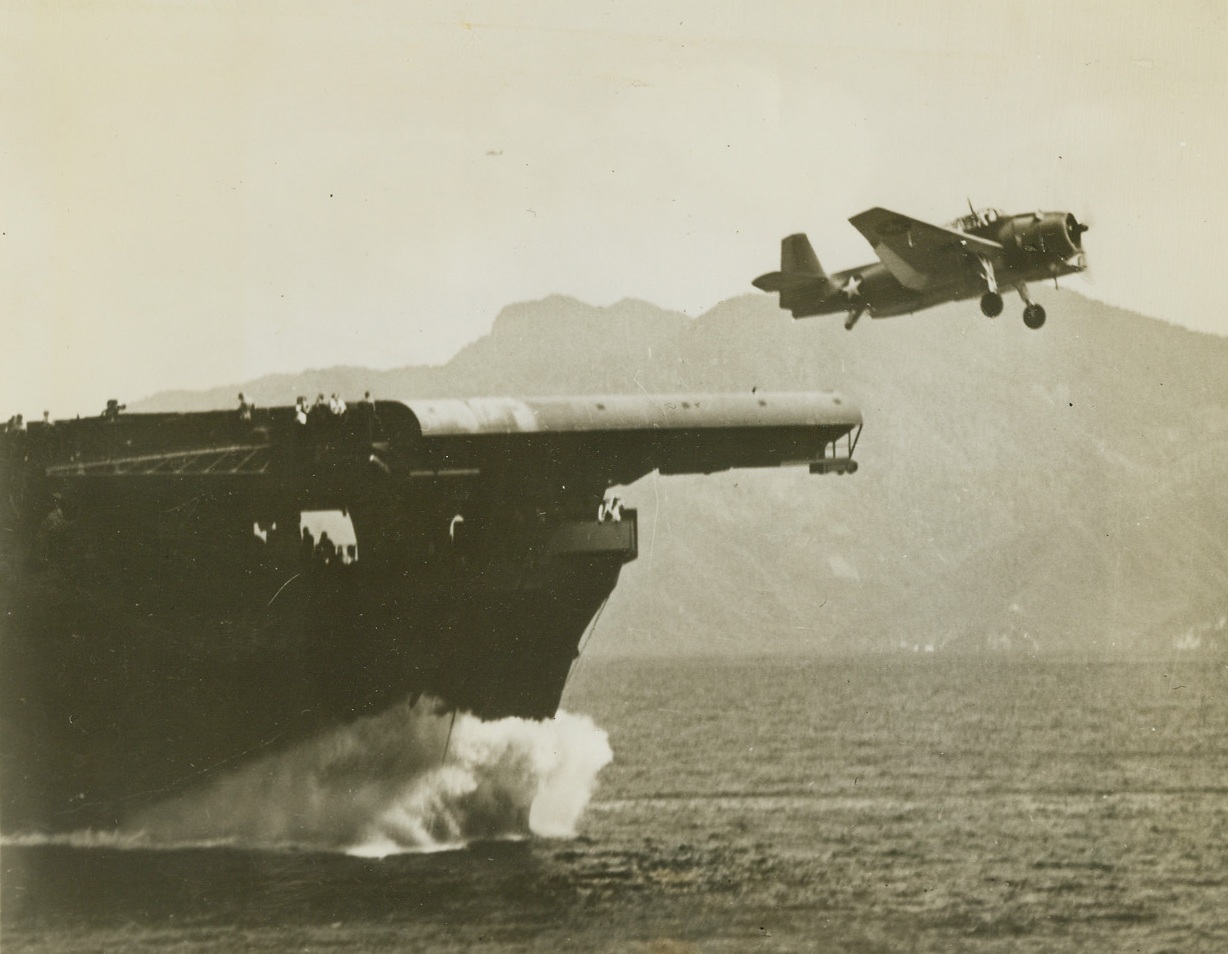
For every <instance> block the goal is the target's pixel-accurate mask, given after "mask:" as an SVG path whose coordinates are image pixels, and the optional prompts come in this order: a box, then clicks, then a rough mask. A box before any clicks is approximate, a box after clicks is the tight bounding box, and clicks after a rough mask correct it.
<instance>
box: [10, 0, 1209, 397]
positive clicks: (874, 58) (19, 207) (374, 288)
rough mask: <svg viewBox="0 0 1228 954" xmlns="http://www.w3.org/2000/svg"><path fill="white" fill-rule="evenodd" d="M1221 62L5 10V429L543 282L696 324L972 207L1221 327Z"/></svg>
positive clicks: (1199, 26)
mask: <svg viewBox="0 0 1228 954" xmlns="http://www.w3.org/2000/svg"><path fill="white" fill-rule="evenodd" d="M1226 55H1228V3H1225V2H1224V0H1210V2H1168V3H1165V4H1159V3H1151V2H1146V3H1144V2H1138V0H1136V2H1132V3H1122V2H1116V3H1107V2H1079V3H1075V2H1070V0H1064V2H1060V3H1051V2H1044V0H1027V2H1005V3H985V2H975V0H973V2H966V3H965V2H959V3H956V2H932V0H927V2H926V3H908V2H902V0H900V2H891V3H866V2H860V3H857V4H855V5H854V4H847V5H843V4H841V5H838V4H835V3H815V2H813V0H798V2H788V3H775V4H772V3H763V2H737V0H724V2H721V0H709V2H702V3H701V2H690V3H659V2H638V3H637V2H602V3H597V2H583V3H581V2H574V0H573V2H557V3H555V2H518V3H515V4H500V3H486V2H479V3H471V2H466V3H442V2H440V3H434V2H422V3H414V2H389V3H342V2H313V0H293V2H285V3H260V4H249V3H239V2H220V0H218V2H191V0H178V2H164V0H157V2H153V0H150V2H122V0H94V2H86V0H80V2H37V3H22V2H18V0H6V2H5V3H4V4H0V232H2V233H3V234H2V235H0V323H2V331H3V335H2V338H0V417H7V416H8V414H10V413H13V412H15V411H22V412H24V413H26V414H27V416H31V415H36V414H38V413H40V412H41V410H42V409H43V408H44V407H49V408H50V409H51V410H52V412H53V413H54V414H56V415H65V416H67V415H70V414H73V413H77V412H81V413H96V412H97V411H98V410H100V409H101V407H102V405H103V404H104V403H105V399H106V398H107V397H110V396H116V397H120V398H122V399H135V398H138V397H142V396H144V395H147V394H149V393H151V392H153V391H156V390H161V389H164V388H168V387H204V386H209V385H214V384H221V383H225V382H228V381H239V380H242V379H245V378H248V377H251V376H254V375H257V374H261V373H265V372H268V371H275V370H298V369H302V368H305V367H321V366H327V365H332V364H339V363H348V364H368V365H372V366H378V367H389V366H397V365H404V364H416V363H437V362H442V361H445V360H447V359H448V358H449V357H450V356H451V355H452V354H453V353H454V352H455V351H456V350H457V349H458V348H459V347H460V346H462V345H463V344H464V343H466V342H467V341H470V340H472V339H473V338H475V337H477V336H478V335H480V334H482V333H483V332H485V331H486V330H487V329H488V328H489V326H490V323H491V321H492V319H493V318H494V316H495V314H496V313H497V312H498V310H499V309H500V308H501V307H502V306H503V305H505V304H508V303H511V302H514V301H519V300H524V299H529V298H538V297H542V296H544V295H547V294H550V293H553V292H562V293H566V294H571V295H574V296H576V297H578V298H581V299H583V300H585V301H589V302H592V303H595V304H606V303H611V302H614V301H617V300H618V299H621V298H624V297H636V298H644V299H647V300H649V301H652V302H655V303H657V304H660V305H663V306H667V307H673V308H679V309H682V310H685V311H687V312H688V313H691V314H699V313H701V312H703V311H705V310H706V309H708V308H710V307H712V306H713V305H715V304H716V303H718V302H719V301H721V300H723V299H725V298H728V297H730V296H732V295H737V294H743V293H747V292H751V291H753V289H751V287H750V285H749V282H750V279H752V278H753V277H754V276H755V275H757V274H759V273H761V272H764V271H768V270H770V269H773V268H775V267H776V263H777V257H778V243H779V239H780V238H781V236H782V235H784V234H786V233H788V232H793V231H798V230H804V231H807V232H809V233H810V236H811V239H812V241H813V242H814V245H815V247H816V249H817V250H818V252H819V255H820V258H821V259H822V260H823V262H824V264H825V265H826V266H828V267H829V268H839V267H843V266H849V265H855V264H859V263H861V262H865V261H870V260H871V259H872V257H873V256H872V253H871V252H870V250H869V248H868V246H867V245H866V244H865V243H864V241H863V240H862V239H861V237H860V236H859V235H858V234H857V233H856V232H855V231H854V230H853V228H852V227H851V226H850V225H849V224H848V222H847V219H848V217H849V216H850V215H853V214H855V213H857V212H859V211H861V210H863V209H865V208H867V207H869V206H873V205H886V206H888V207H890V208H895V209H897V210H898V211H902V212H908V213H912V214H915V215H918V216H921V217H926V218H931V219H935V220H938V221H947V220H949V219H951V218H954V217H955V216H956V215H958V214H959V213H960V212H961V211H962V210H963V209H964V208H965V207H966V205H965V200H966V197H971V199H972V200H973V201H974V202H975V203H977V204H978V205H994V206H998V207H1001V208H1004V209H1006V210H1008V211H1011V210H1015V211H1017V210H1023V209H1028V210H1030V209H1034V208H1046V209H1071V210H1073V211H1075V213H1076V214H1077V215H1079V216H1080V217H1081V218H1086V219H1088V220H1090V221H1091V223H1092V225H1093V231H1092V232H1091V233H1089V234H1088V236H1087V237H1086V239H1085V242H1086V245H1087V247H1088V249H1089V255H1090V257H1091V260H1092V267H1093V271H1094V272H1095V282H1096V284H1095V286H1094V287H1093V288H1092V290H1091V291H1092V293H1093V294H1095V295H1097V296H1098V297H1102V298H1105V299H1107V300H1109V301H1112V302H1115V303H1118V304H1122V305H1125V306H1127V307H1130V308H1133V309H1135V310H1138V311H1141V312H1144V313H1147V314H1151V315H1155V316H1157V317H1161V318H1164V319H1167V320H1169V321H1172V322H1175V323H1178V324H1182V325H1187V326H1189V327H1191V328H1197V329H1200V330H1205V331H1214V332H1217V333H1219V334H1228V307H1226V306H1225V303H1224V298H1225V289H1224V284H1225V279H1224V277H1223V275H1222V274H1221V272H1220V266H1219V264H1218V263H1219V262H1220V261H1221V260H1222V258H1223V256H1224V255H1225V250H1226V249H1228V224H1226V223H1228V199H1226V196H1228V189H1226V188H1225V186H1224V183H1223V180H1224V176H1225V174H1226V173H1228V124H1226V123H1225V118H1224V117H1225V116H1228V95H1226V93H1228V68H1226V66H1225V59H1226ZM970 308H971V309H973V310H974V309H975V305H973V306H970ZM832 320H836V319H832ZM901 320H909V319H901ZM911 320H918V321H923V320H925V319H924V317H920V318H916V319H911ZM1053 320H1058V321H1060V320H1061V316H1060V315H1054V316H1053ZM1042 333H1043V332H1042ZM292 398H293V395H287V401H289V400H292Z"/></svg>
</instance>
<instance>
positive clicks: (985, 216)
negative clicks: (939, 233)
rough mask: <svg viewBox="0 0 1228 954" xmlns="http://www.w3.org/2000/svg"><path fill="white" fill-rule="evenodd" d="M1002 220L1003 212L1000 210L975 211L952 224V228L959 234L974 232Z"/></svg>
mask: <svg viewBox="0 0 1228 954" xmlns="http://www.w3.org/2000/svg"><path fill="white" fill-rule="evenodd" d="M1000 218H1002V212H1001V210H999V209H973V211H972V212H971V213H969V214H968V215H964V216H961V217H960V218H958V219H956V220H955V221H954V222H952V223H951V226H950V227H951V228H953V229H955V230H956V231H957V232H972V231H974V230H976V229H983V228H984V227H985V226H987V225H993V223H995V222H997V221H998V219H1000Z"/></svg>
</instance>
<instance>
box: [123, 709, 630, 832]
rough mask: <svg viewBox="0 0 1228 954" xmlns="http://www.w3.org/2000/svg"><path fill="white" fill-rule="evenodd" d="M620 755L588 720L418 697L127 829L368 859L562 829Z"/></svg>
mask: <svg viewBox="0 0 1228 954" xmlns="http://www.w3.org/2000/svg"><path fill="white" fill-rule="evenodd" d="M445 753H446V756H445ZM612 757H613V754H612V752H611V750H610V745H609V740H608V737H607V735H606V733H605V732H604V731H603V730H602V729H600V728H598V727H597V726H596V725H595V724H594V723H593V722H592V720H591V719H589V718H588V717H587V716H582V715H573V714H571V713H567V712H560V713H559V714H558V715H557V716H555V717H554V718H553V719H547V720H545V721H540V722H536V721H529V720H525V719H515V718H508V719H500V720H498V721H494V722H484V721H482V720H480V719H477V718H475V717H473V716H470V715H466V714H463V713H462V714H460V715H458V716H456V718H455V720H453V717H452V714H451V713H448V712H444V711H442V710H441V709H440V708H439V707H438V706H437V705H436V704H435V703H434V702H433V701H431V700H430V699H426V698H423V699H420V700H418V703H417V704H416V705H414V706H411V705H409V704H408V703H403V704H401V705H398V706H396V707H394V708H393V709H392V710H390V711H388V712H386V713H383V714H382V715H379V716H375V717H371V718H366V719H362V720H359V721H357V722H355V723H353V724H351V725H348V726H344V727H341V728H337V729H333V730H331V731H329V732H327V733H325V734H323V735H322V736H320V737H318V738H315V739H312V740H310V741H308V742H305V743H301V744H299V745H297V746H295V747H294V748H292V749H289V750H286V751H283V752H279V753H277V754H275V755H270V756H267V757H264V758H261V759H259V760H257V761H255V762H252V763H250V764H248V765H245V766H242V767H240V768H238V769H236V770H234V771H232V772H230V773H228V774H226V775H225V776H222V777H220V778H218V779H216V780H215V781H213V782H211V783H209V784H208V785H206V786H205V787H204V788H202V789H200V790H198V791H195V792H191V793H187V794H184V795H182V796H178V797H176V798H173V799H171V800H168V801H166V802H163V803H160V804H158V805H154V806H151V807H150V808H148V809H146V810H145V811H143V812H141V813H140V814H139V815H137V816H136V817H135V818H133V819H132V821H131V822H130V824H129V825H127V826H125V832H124V834H125V836H126V837H127V838H129V839H131V840H132V841H133V842H135V843H141V844H144V845H146V846H157V845H166V846H172V845H184V844H202V843H204V844H217V843H219V842H221V843H226V844H231V845H236V846H243V847H262V848H286V847H295V848H309V849H319V850H340V851H349V852H351V853H354V854H361V855H366V856H376V855H386V854H392V853H396V852H403V851H430V850H438V849H441V848H448V847H455V846H460V845H463V844H466V843H468V842H471V841H475V840H481V839H496V838H523V837H527V836H529V835H531V834H537V835H542V836H546V837H567V836H570V835H572V834H574V832H575V827H576V824H577V823H578V821H579V819H580V817H581V815H582V813H583V811H584V808H585V806H586V805H587V804H588V800H589V798H590V797H591V795H592V792H593V789H594V786H595V784H596V780H597V775H598V773H599V772H600V771H601V769H602V768H603V767H604V766H605V765H607V764H608V763H609V762H610V760H611V758H612Z"/></svg>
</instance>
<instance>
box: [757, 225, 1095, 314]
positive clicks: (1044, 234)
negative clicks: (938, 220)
mask: <svg viewBox="0 0 1228 954" xmlns="http://www.w3.org/2000/svg"><path fill="white" fill-rule="evenodd" d="M850 221H851V222H852V223H853V224H854V225H855V226H856V227H857V228H858V229H859V230H860V231H861V232H862V234H863V235H865V236H866V238H867V239H868V240H869V241H870V243H871V245H872V246H873V247H874V249H875V251H876V252H877V253H878V255H879V261H877V262H873V263H870V264H867V265H861V266H858V267H857V268H850V269H845V270H843V271H840V272H836V273H834V274H832V275H827V274H825V273H824V272H823V270H822V268H821V266H820V265H819V264H818V260H817V258H815V257H814V252H813V249H811V248H810V244H809V242H808V240H807V239H806V237H805V236H804V235H794V236H790V237H789V238H787V239H785V240H784V242H783V243H782V253H781V254H782V259H781V270H780V271H779V272H774V273H771V274H769V275H763V276H761V277H760V278H758V279H756V281H755V285H756V286H757V287H759V288H762V289H764V290H765V291H778V292H779V293H780V306H781V307H782V308H785V309H787V310H789V311H790V312H791V313H792V314H793V317H795V318H805V317H809V316H811V315H827V314H838V313H847V314H848V315H849V321H848V323H847V324H848V326H850V327H851V325H852V323H853V322H855V321H856V319H857V317H858V316H860V315H861V314H863V313H868V314H869V315H870V316H871V317H874V318H887V317H890V316H892V315H904V314H911V313H913V312H917V311H921V310H923V309H925V308H930V307H932V306H934V305H939V304H942V303H944V302H949V301H962V300H965V299H968V298H978V297H979V298H980V299H981V307H982V310H983V311H984V312H985V313H986V314H988V315H995V314H997V313H998V312H1000V311H1001V306H1002V300H1001V295H1000V294H999V290H1000V289H1007V288H1013V289H1015V290H1017V291H1018V292H1019V294H1020V296H1021V297H1022V298H1023V299H1024V301H1025V303H1027V305H1028V309H1027V310H1026V313H1025V320H1028V319H1029V318H1031V319H1032V320H1031V321H1030V322H1029V324H1030V326H1031V327H1039V326H1040V324H1041V323H1043V321H1044V310H1043V309H1041V308H1040V307H1039V306H1036V305H1033V304H1032V303H1031V300H1030V299H1029V297H1028V295H1027V283H1029V282H1035V281H1043V280H1045V279H1050V278H1059V277H1061V276H1063V275H1070V274H1074V273H1076V272H1080V271H1082V270H1083V269H1084V268H1085V267H1086V266H1085V261H1084V257H1083V248H1082V243H1081V236H1082V234H1083V232H1084V231H1086V227H1085V226H1083V225H1080V224H1079V223H1078V221H1077V220H1076V219H1075V217H1074V216H1073V215H1072V214H1070V213H1068V212H1028V213H1022V214H1018V215H1010V216H1003V215H1001V214H1000V213H998V212H997V211H996V210H993V209H986V210H981V211H974V212H972V213H971V214H970V215H967V216H964V217H963V218H961V219H958V220H957V221H955V222H953V223H951V224H950V225H946V226H931V225H929V224H928V223H924V222H921V221H919V220H916V219H910V218H907V217H905V216H899V215H896V214H895V213H891V212H888V211H886V210H884V209H871V210H869V211H868V212H865V213H862V214H861V215H859V216H855V217H854V218H853V219H852V220H850Z"/></svg>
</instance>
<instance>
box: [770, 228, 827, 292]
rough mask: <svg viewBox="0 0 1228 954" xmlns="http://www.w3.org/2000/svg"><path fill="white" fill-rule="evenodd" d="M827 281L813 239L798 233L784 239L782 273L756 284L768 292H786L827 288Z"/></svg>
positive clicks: (772, 273)
mask: <svg viewBox="0 0 1228 954" xmlns="http://www.w3.org/2000/svg"><path fill="white" fill-rule="evenodd" d="M827 282H828V279H827V273H826V272H825V271H823V266H822V265H820V264H819V257H818V256H817V255H815V254H814V247H813V246H812V245H811V244H810V239H808V238H806V235H805V233H803V232H798V233H797V234H796V235H789V236H787V237H785V238H783V239H781V240H780V271H778V272H768V274H766V275H760V276H759V277H758V278H756V279H755V280H754V282H753V283H752V284H753V285H754V286H755V287H756V288H761V289H763V290H764V291H769V292H772V291H778V292H784V291H788V290H790V289H794V288H811V287H815V286H818V287H824V286H826V285H827ZM782 307H784V306H783V305H782Z"/></svg>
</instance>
